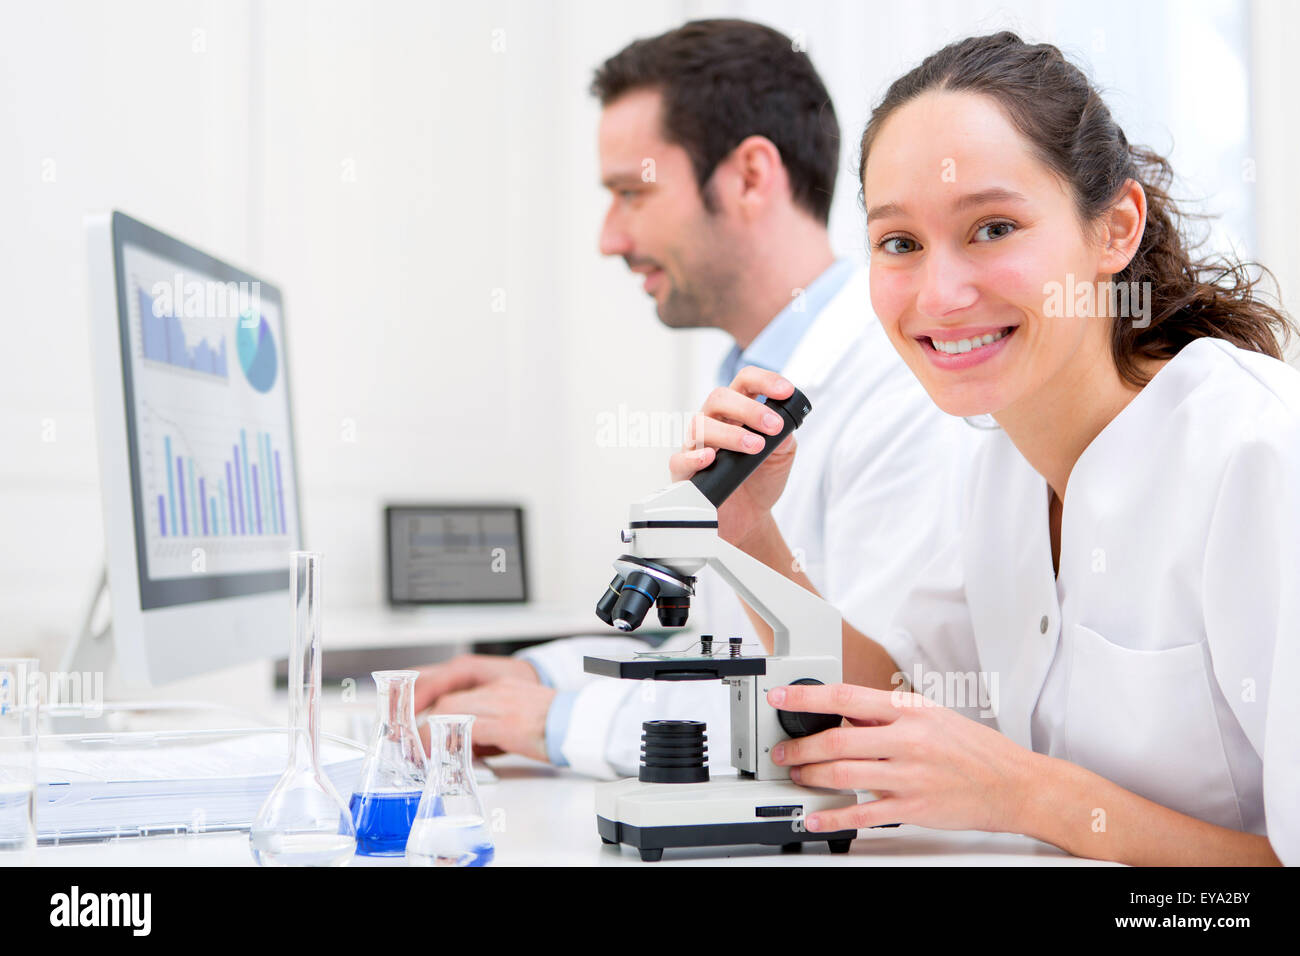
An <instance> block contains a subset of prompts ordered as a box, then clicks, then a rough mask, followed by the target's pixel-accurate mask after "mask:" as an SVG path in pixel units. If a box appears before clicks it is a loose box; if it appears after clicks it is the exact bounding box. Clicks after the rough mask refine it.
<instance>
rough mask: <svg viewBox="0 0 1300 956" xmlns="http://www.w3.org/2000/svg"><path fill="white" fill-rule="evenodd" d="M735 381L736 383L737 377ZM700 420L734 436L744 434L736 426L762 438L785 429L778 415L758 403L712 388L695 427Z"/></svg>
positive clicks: (745, 396)
mask: <svg viewBox="0 0 1300 956" xmlns="http://www.w3.org/2000/svg"><path fill="white" fill-rule="evenodd" d="M756 371H762V369H756ZM736 380H737V381H739V380H740V379H739V376H738V377H737V379H736ZM787 384H788V383H787ZM760 394H761V393H760ZM700 418H705V419H714V420H715V422H716V423H718V424H721V425H725V426H726V427H727V428H729V429H734V430H735V431H737V432H743V431H744V430H743V429H741V428H740V427H739V426H740V425H748V426H749V427H750V428H752V429H754V431H756V432H761V433H762V434H764V435H775V434H776V433H777V432H779V431H780V430H781V429H782V428H783V427H784V426H785V421H784V419H782V418H781V416H780V415H778V414H777V413H776V412H774V411H772V410H771V409H770V408H768V407H767V406H766V405H764V404H763V403H762V402H757V401H755V400H754V399H753V398H752V397H750V396H748V395H745V394H742V393H741V392H738V391H736V389H735V388H734V387H732V388H715V389H714V390H713V391H711V392H710V393H709V396H708V398H706V399H705V400H704V405H703V407H701V409H700V414H699V415H697V416H696V417H695V423H696V424H698V421H699V419H700ZM759 447H760V448H761V447H762V446H761V445H759Z"/></svg>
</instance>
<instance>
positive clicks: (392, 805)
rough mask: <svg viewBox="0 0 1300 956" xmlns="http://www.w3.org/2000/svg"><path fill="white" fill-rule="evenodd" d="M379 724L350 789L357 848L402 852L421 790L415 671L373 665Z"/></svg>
mask: <svg viewBox="0 0 1300 956" xmlns="http://www.w3.org/2000/svg"><path fill="white" fill-rule="evenodd" d="M370 676H371V677H372V678H374V681H375V689H376V691H378V693H379V724H378V726H377V727H376V728H375V733H374V735H373V736H372V737H371V742H370V749H369V751H368V752H367V753H366V760H365V763H364V764H362V765H361V780H360V782H359V783H358V784H357V789H356V791H355V792H353V794H352V802H351V809H352V823H353V824H354V825H355V826H356V828H357V852H358V853H360V854H362V855H364V856H401V855H402V852H403V851H404V850H405V849H406V838H407V837H408V836H410V833H411V823H412V822H413V821H414V820H415V813H416V810H417V809H418V808H419V806H420V798H421V797H422V796H423V795H424V783H425V764H424V745H423V744H421V743H420V732H419V731H418V730H416V727H415V679H416V678H417V677H419V676H420V674H419V672H418V671H375V672H374V673H372V674H371V675H370Z"/></svg>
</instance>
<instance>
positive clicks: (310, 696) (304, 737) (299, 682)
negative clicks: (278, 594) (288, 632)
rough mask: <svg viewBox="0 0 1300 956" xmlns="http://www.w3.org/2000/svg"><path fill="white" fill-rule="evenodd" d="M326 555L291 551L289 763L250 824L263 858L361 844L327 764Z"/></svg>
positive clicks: (296, 858)
mask: <svg viewBox="0 0 1300 956" xmlns="http://www.w3.org/2000/svg"><path fill="white" fill-rule="evenodd" d="M320 580H321V572H320V555H319V554H316V553H315V552H312V551H294V552H293V553H292V554H291V555H290V556H289V593H290V596H291V597H292V599H293V630H292V639H291V643H290V645H289V765H288V767H287V768H286V769H285V771H284V774H283V775H282V776H281V777H280V780H279V781H278V782H277V783H276V785H275V787H274V788H273V789H272V790H271V793H270V794H269V795H268V796H267V798H266V802H265V803H263V804H262V808H261V809H260V810H258V811H257V816H256V817H255V818H254V819H253V825H252V827H251V828H250V829H249V832H248V843H249V847H250V848H251V849H252V851H253V859H254V860H256V861H257V863H258V864H259V865H261V866H342V865H344V864H346V863H347V862H348V861H349V860H350V859H352V856H353V854H354V853H355V852H356V846H357V838H356V830H355V829H354V828H353V826H352V817H351V815H350V814H349V813H348V808H347V806H346V805H345V804H344V803H343V801H342V799H340V798H339V795H338V793H337V792H335V790H334V787H333V786H332V785H331V784H330V782H329V778H328V777H326V776H325V773H324V771H322V770H321V765H320V754H319V749H320V667H321V664H320V609H321V608H320Z"/></svg>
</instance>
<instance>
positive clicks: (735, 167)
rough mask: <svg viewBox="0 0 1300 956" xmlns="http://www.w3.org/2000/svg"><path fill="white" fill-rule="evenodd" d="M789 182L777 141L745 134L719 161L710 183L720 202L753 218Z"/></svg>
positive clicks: (786, 187)
mask: <svg viewBox="0 0 1300 956" xmlns="http://www.w3.org/2000/svg"><path fill="white" fill-rule="evenodd" d="M788 183H789V179H788V177H787V176H786V172H785V164H784V163H782V162H781V151H780V150H779V149H777V148H776V144H775V143H773V142H772V141H771V140H770V139H768V138H767V137H766V136H746V137H745V138H744V139H743V140H741V142H740V144H739V145H738V146H737V147H736V148H735V149H733V150H732V151H731V153H730V154H728V155H727V157H726V158H725V159H723V160H722V162H720V163H718V166H717V168H716V169H715V170H714V171H713V176H712V177H711V179H710V182H709V187H710V188H711V189H712V190H713V196H714V201H715V202H717V203H718V204H719V205H720V206H722V207H723V208H734V209H735V210H736V211H737V212H739V213H740V214H741V215H742V216H744V217H746V218H748V219H756V218H758V217H759V216H760V215H761V214H762V213H764V212H766V211H767V209H768V208H770V206H771V204H772V202H773V201H774V200H775V199H776V197H777V196H779V195H781V193H782V191H783V190H784V191H787V192H788V191H789V185H788Z"/></svg>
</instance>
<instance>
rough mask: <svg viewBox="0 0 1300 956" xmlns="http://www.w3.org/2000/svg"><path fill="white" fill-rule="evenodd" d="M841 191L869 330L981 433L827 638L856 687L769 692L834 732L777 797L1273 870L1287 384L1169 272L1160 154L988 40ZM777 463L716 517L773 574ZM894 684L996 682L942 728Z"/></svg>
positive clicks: (1052, 59) (692, 461)
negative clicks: (913, 539) (918, 556)
mask: <svg viewBox="0 0 1300 956" xmlns="http://www.w3.org/2000/svg"><path fill="white" fill-rule="evenodd" d="M860 174H861V180H862V189H863V198H864V200H865V205H866V209H867V229H868V234H869V242H870V248H871V264H870V265H871V268H870V272H871V301H872V305H873V307H874V310H875V313H876V315H877V316H878V317H879V320H880V322H881V323H882V325H883V326H884V328H885V330H886V332H887V333H888V335H889V337H890V340H891V342H892V343H893V345H894V347H895V348H897V349H898V351H899V353H900V354H901V355H902V357H903V358H904V360H905V361H906V362H907V364H908V365H909V367H910V368H911V369H912V371H913V373H914V374H915V375H916V376H917V378H918V379H919V380H920V381H921V383H922V384H923V385H924V386H925V388H926V389H927V391H928V392H929V394H930V396H931V397H932V398H933V399H934V401H935V402H936V404H938V405H939V406H940V407H941V408H942V409H943V410H944V411H946V412H948V413H950V414H953V415H961V416H968V417H969V416H977V415H984V414H991V415H992V416H993V418H994V419H995V420H996V422H997V424H998V425H999V426H1000V429H999V430H996V431H991V432H990V433H989V436H988V439H987V441H986V443H985V444H984V446H983V447H982V448H981V449H980V452H979V454H978V455H977V457H976V460H975V462H974V464H973V467H972V472H971V475H970V478H969V481H968V484H967V487H966V489H965V492H964V495H965V508H964V514H965V517H964V519H963V524H962V527H961V528H954V529H953V530H954V534H953V538H952V543H951V545H950V546H949V547H948V548H946V550H945V551H944V553H941V554H938V555H936V556H935V559H934V562H933V564H932V565H931V567H930V568H929V569H928V570H927V572H926V573H925V574H924V575H923V576H922V578H921V579H920V580H919V581H918V582H917V584H916V586H915V588H914V590H913V592H912V593H911V595H910V596H909V598H908V599H907V600H906V601H905V602H904V604H903V610H902V611H901V612H900V613H899V614H898V616H897V617H896V618H895V622H894V624H893V626H891V627H890V629H889V630H888V632H887V633H884V634H872V635H861V634H857V633H856V632H854V631H852V629H851V628H848V627H846V636H845V648H844V649H845V676H846V680H848V681H852V682H853V683H846V684H842V685H836V686H832V687H788V688H778V689H775V690H773V691H772V692H771V695H770V697H769V700H770V702H771V703H772V704H773V706H776V707H779V708H783V709H790V710H805V711H809V710H811V711H819V712H824V713H839V714H842V715H843V716H844V717H845V718H846V722H845V724H844V725H843V726H842V727H840V728H838V729H836V730H832V731H828V732H825V733H822V734H818V735H815V736H812V737H807V738H803V739H799V740H792V741H788V742H786V743H785V744H784V745H782V746H781V747H780V748H778V750H780V751H781V752H780V753H778V754H774V759H776V760H777V762H779V763H784V764H787V765H789V766H790V768H791V776H792V778H793V779H795V780H796V781H798V782H800V783H803V784H806V785H809V786H822V787H834V788H837V789H857V790H869V791H872V792H874V794H875V795H876V797H877V799H876V800H875V801H874V802H870V803H863V804H859V805H858V806H857V807H851V808H846V809H844V810H840V811H835V812H831V813H821V814H817V815H816V816H815V817H813V818H810V819H809V820H808V821H807V823H808V826H809V828H810V829H813V830H834V829H842V828H847V827H869V826H874V825H877V824H881V823H894V822H903V823H916V824H920V825H923V826H929V827H939V828H952V829H985V830H999V831H1009V832H1017V833H1024V834H1028V835H1031V836H1034V837H1037V838H1039V839H1041V840H1045V841H1047V842H1050V843H1053V844H1055V845H1056V846H1059V847H1061V848H1063V849H1064V850H1066V851H1068V852H1070V853H1073V854H1076V855H1079V856H1087V857H1093V858H1097V859H1108V860H1118V861H1122V862H1126V863H1134V864H1184V863H1187V864H1202V865H1230V864H1254V863H1277V862H1278V861H1279V858H1280V859H1281V860H1284V861H1286V862H1288V863H1300V705H1298V704H1297V697H1298V696H1300V695H1297V694H1296V690H1295V688H1296V683H1297V681H1298V680H1300V600H1298V598H1297V592H1300V587H1297V583H1300V582H1298V581H1297V578H1298V577H1300V373H1296V372H1295V371H1294V370H1292V369H1291V368H1289V367H1288V366H1287V365H1285V364H1284V363H1283V362H1281V361H1279V358H1280V356H1281V352H1280V347H1279V342H1278V339H1279V337H1282V338H1283V339H1284V338H1285V336H1286V334H1287V332H1288V329H1289V324H1288V322H1287V320H1286V318H1285V316H1284V315H1282V314H1281V313H1280V312H1279V311H1277V310H1275V309H1273V308H1271V307H1269V306H1268V305H1266V304H1264V303H1263V302H1261V301H1260V300H1259V299H1258V298H1257V297H1255V295H1254V294H1253V287H1254V283H1253V281H1252V280H1251V278H1250V276H1249V274H1248V273H1247V272H1246V270H1245V268H1244V267H1242V266H1240V265H1237V264H1233V263H1228V264H1224V265H1220V266H1217V267H1216V266H1211V265H1209V264H1207V263H1198V262H1196V261H1194V260H1193V259H1192V258H1191V257H1190V255H1189V253H1188V250H1187V248H1186V246H1185V242H1184V239H1183V236H1182V234H1181V232H1180V221H1179V217H1178V211H1177V209H1176V207H1175V206H1174V204H1173V203H1172V202H1171V200H1170V199H1169V196H1168V194H1167V193H1166V188H1167V186H1168V184H1169V181H1170V175H1171V174H1170V170H1169V167H1168V164H1167V163H1166V162H1165V161H1164V160H1163V159H1162V158H1160V157H1158V156H1155V155H1154V154H1152V153H1150V152H1147V151H1144V150H1141V149H1138V148H1136V147H1131V146H1130V145H1129V144H1128V142H1127V140H1126V139H1125V137H1124V134H1123V132H1122V131H1121V130H1120V129H1119V127H1118V126H1117V125H1116V123H1115V122H1114V120H1113V119H1112V118H1111V116H1110V114H1109V112H1108V110H1107V109H1106V106H1105V104H1104V103H1102V101H1101V99H1100V98H1099V97H1098V95H1097V94H1096V92H1095V91H1094V90H1093V89H1092V88H1091V86H1090V84H1089V83H1088V81H1087V79H1086V78H1085V77H1084V75H1083V74H1082V73H1081V72H1080V71H1079V70H1078V69H1077V68H1076V67H1074V66H1073V65H1071V64H1070V63H1068V62H1067V61H1066V60H1065V59H1064V58H1063V57H1062V55H1061V53H1060V51H1059V50H1057V49H1056V48H1055V47H1053V46H1049V45H1045V44H1044V45H1036V46H1031V45H1027V44H1025V43H1023V42H1022V41H1021V40H1020V39H1019V38H1018V37H1016V36H1014V35H1013V34H1009V33H1001V34H997V35H995V36H987V37H975V38H971V39H968V40H964V41H962V42H959V43H955V44H953V45H951V46H948V47H946V48H945V49H943V50H941V51H939V52H938V53H936V54H934V55H933V56H931V57H929V58H928V59H927V60H925V62H923V63H922V64H921V65H920V66H919V67H917V68H916V69H915V70H913V71H912V72H910V73H908V74H907V75H905V76H903V77H902V78H901V79H899V80H898V81H897V82H895V83H894V84H893V85H892V86H891V87H890V89H889V91H888V93H887V94H886V95H885V98H884V100H883V101H882V102H881V104H880V105H879V106H878V107H877V108H876V109H875V111H874V112H873V113H872V116H871V119H870V122H869V123H868V124H867V127H866V130H865V132H864V134H863V138H862V160H861V167H860ZM1108 282H1110V283H1113V284H1112V285H1109V286H1108V285H1106V284H1105V283H1108ZM1115 289H1118V290H1121V291H1122V292H1123V293H1124V294H1123V295H1120V296H1117V295H1112V294H1111V293H1112V290H1115ZM790 388H791V385H790V383H788V382H785V381H784V380H782V379H781V378H780V377H779V376H777V375H775V374H773V373H769V372H765V371H763V370H760V369H754V368H750V369H745V370H744V371H742V372H741V373H740V375H739V376H738V377H737V379H736V381H735V382H734V383H733V385H732V388H731V389H730V390H722V391H720V392H718V393H715V394H714V395H713V396H711V397H710V399H709V401H708V403H707V404H706V405H705V407H704V410H703V414H704V417H703V418H702V419H701V425H700V427H698V428H697V431H696V435H695V438H696V440H697V442H698V443H699V444H701V445H704V446H706V447H703V448H688V449H687V450H684V451H682V452H679V453H677V454H676V455H674V456H673V459H672V462H671V469H672V473H673V477H674V479H677V480H680V479H683V478H687V477H689V476H690V475H691V474H693V473H694V472H695V471H697V470H699V469H700V468H702V467H704V466H706V465H708V464H709V463H710V462H711V461H712V460H713V456H714V449H715V448H732V449H736V450H744V449H743V446H742V445H741V437H742V434H743V432H742V430H741V429H740V427H739V426H740V425H741V424H745V425H748V426H750V427H751V428H754V429H757V430H759V431H764V430H767V429H764V428H763V426H762V424H761V422H762V419H761V414H762V406H761V405H760V404H759V403H758V402H757V401H755V400H754V396H757V395H769V396H773V397H777V398H781V397H784V396H786V395H788V394H789V391H790ZM790 460H791V453H790V451H789V450H786V453H785V454H781V453H780V452H778V453H777V454H774V455H773V456H772V457H771V458H770V459H769V460H768V461H767V462H765V463H764V465H763V466H762V467H761V469H760V471H759V472H757V473H756V477H758V476H761V477H758V480H757V481H753V482H750V483H748V484H747V485H746V486H744V487H742V489H741V492H738V493H737V494H736V495H733V497H732V499H731V500H729V501H728V502H727V503H726V504H725V505H724V510H726V511H728V512H729V513H728V514H726V515H724V516H723V518H722V520H723V526H724V528H730V529H731V531H730V532H729V536H730V537H731V538H732V539H733V540H735V541H737V542H740V543H741V544H742V546H743V547H745V548H746V550H748V551H750V553H752V554H754V555H756V556H757V557H759V558H760V559H762V560H764V561H765V562H766V563H768V564H769V565H770V566H772V567H774V568H779V569H783V568H790V567H792V566H796V567H797V565H795V564H794V562H793V561H792V558H791V552H790V549H789V547H788V545H787V544H786V542H784V541H782V540H781V537H780V534H779V532H777V530H776V527H775V524H774V523H773V522H772V521H771V517H770V512H769V511H768V509H769V508H770V505H771V503H772V501H774V500H775V498H776V497H777V495H779V492H780V487H781V486H782V484H783V480H784V471H785V470H788V468H789V464H790ZM863 573H870V569H865V568H864V569H863ZM791 576H793V577H796V579H799V580H801V583H804V584H805V586H809V587H810V586H811V585H809V584H808V582H807V581H806V578H802V577H801V576H800V575H799V574H798V572H791ZM900 672H901V674H902V675H907V676H908V677H909V678H911V679H912V680H913V682H914V683H917V682H921V683H924V684H926V685H930V684H931V682H930V681H928V680H927V679H926V677H927V676H929V675H936V674H937V675H940V677H941V678H944V679H945V680H941V681H939V682H938V683H939V684H946V685H947V686H948V687H950V688H952V687H958V686H960V685H961V684H962V681H961V678H963V677H975V678H977V679H978V684H979V687H980V688H981V689H983V690H984V691H985V692H986V693H987V692H990V691H991V692H992V693H990V694H989V698H990V699H989V700H985V701H981V702H980V703H981V704H983V705H986V706H984V707H983V709H982V710H981V707H980V706H979V705H976V706H974V707H968V708H967V713H968V715H969V716H967V715H963V714H962V713H958V712H957V711H956V710H954V709H950V708H948V707H943V706H938V705H937V704H936V703H935V702H934V701H933V700H931V699H929V698H927V697H926V696H922V695H918V694H913V693H904V692H902V690H901V689H895V690H893V691H890V690H888V688H898V684H899V682H900V678H899V675H900ZM855 685H861V686H855ZM968 686H969V685H968ZM930 696H935V695H930ZM945 703H949V704H961V703H968V704H969V703H971V702H970V701H964V702H963V701H960V700H948V701H945ZM991 713H995V715H996V727H997V729H996V730H994V729H993V727H992V726H990V725H989V723H990V721H988V720H987V719H979V718H988V716H989V715H990V714H991ZM972 716H973V717H976V718H977V719H974V720H972V719H969V717H972Z"/></svg>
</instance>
